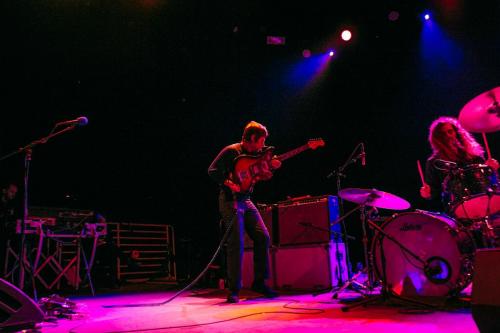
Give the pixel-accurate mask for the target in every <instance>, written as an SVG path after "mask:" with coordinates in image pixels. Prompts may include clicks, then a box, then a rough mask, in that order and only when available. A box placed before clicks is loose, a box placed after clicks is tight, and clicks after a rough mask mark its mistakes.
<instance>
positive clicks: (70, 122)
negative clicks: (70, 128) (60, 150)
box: [56, 117, 89, 126]
mask: <svg viewBox="0 0 500 333" xmlns="http://www.w3.org/2000/svg"><path fill="white" fill-rule="evenodd" d="M88 123H89V120H88V119H87V117H78V118H76V119H73V120H66V121H61V122H59V123H57V124H56V126H60V125H74V126H85V125H87V124H88Z"/></svg>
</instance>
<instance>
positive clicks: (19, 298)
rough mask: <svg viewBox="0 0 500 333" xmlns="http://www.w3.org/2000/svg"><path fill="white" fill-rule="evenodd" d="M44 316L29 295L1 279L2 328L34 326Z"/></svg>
mask: <svg viewBox="0 0 500 333" xmlns="http://www.w3.org/2000/svg"><path fill="white" fill-rule="evenodd" d="M43 318H44V313H43V312H42V310H41V309H40V307H39V306H38V305H37V304H36V303H35V302H34V301H33V300H32V299H31V298H29V297H28V295H26V294H25V293H24V292H23V291H22V290H20V289H18V288H17V287H16V286H14V285H12V284H10V283H9V282H7V281H5V280H2V279H0V330H5V331H10V330H15V331H17V330H22V329H27V328H33V327H34V325H35V324H37V323H40V322H42V321H43Z"/></svg>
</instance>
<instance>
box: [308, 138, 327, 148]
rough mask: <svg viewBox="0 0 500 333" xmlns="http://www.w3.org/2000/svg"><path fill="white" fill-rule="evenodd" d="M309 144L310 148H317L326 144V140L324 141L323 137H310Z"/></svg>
mask: <svg viewBox="0 0 500 333" xmlns="http://www.w3.org/2000/svg"><path fill="white" fill-rule="evenodd" d="M307 145H308V146H309V148H311V149H316V148H318V147H324V146H325V141H323V139H321V138H316V139H310V140H309V141H308V142H307Z"/></svg>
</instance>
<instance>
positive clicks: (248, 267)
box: [241, 249, 274, 288]
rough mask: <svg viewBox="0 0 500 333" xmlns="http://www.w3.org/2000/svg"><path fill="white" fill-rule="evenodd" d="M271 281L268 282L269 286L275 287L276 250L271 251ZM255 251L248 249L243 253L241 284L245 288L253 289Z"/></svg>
mask: <svg viewBox="0 0 500 333" xmlns="http://www.w3.org/2000/svg"><path fill="white" fill-rule="evenodd" d="M269 252H270V253H269V274H270V276H269V279H268V280H267V281H266V282H267V284H268V285H269V286H274V255H273V252H274V249H270V250H269ZM253 267H254V264H253V250H251V249H246V250H245V251H244V252H243V265H242V272H241V284H242V286H243V288H251V287H252V283H253V280H254V272H253Z"/></svg>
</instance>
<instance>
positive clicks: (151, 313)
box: [41, 289, 479, 333]
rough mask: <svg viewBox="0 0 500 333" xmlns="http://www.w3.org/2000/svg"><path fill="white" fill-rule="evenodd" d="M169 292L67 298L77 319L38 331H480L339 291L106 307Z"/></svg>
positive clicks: (208, 293)
mask: <svg viewBox="0 0 500 333" xmlns="http://www.w3.org/2000/svg"><path fill="white" fill-rule="evenodd" d="M174 293H175V291H166V292H165V291H153V292H120V293H116V294H114V295H111V294H110V295H98V296H95V297H92V296H89V297H81V296H80V297H75V298H71V297H70V300H72V301H74V302H76V303H77V304H78V315H76V316H75V317H74V318H73V319H72V320H70V319H59V320H58V321H57V322H56V323H47V322H46V323H43V325H42V328H41V332H43V333H52V332H96V333H97V332H171V331H183V332H252V333H256V332H287V333H289V332H309V331H310V332H320V331H321V332H323V331H324V332H371V333H376V332H407V333H411V332H415V333H416V332H426V333H433V332H464V333H465V332H466V333H474V332H479V331H478V329H477V327H476V325H475V323H474V320H473V318H472V315H471V311H470V308H469V307H466V306H464V307H456V306H455V307H450V308H448V309H447V310H438V311H430V310H415V308H413V309H410V308H409V307H408V306H406V305H401V303H399V305H398V304H396V302H395V300H394V299H392V300H391V301H390V302H379V303H372V304H369V305H368V306H366V307H363V306H359V307H356V308H353V309H350V310H349V311H347V312H343V311H341V307H342V306H343V305H344V304H342V303H341V302H347V301H348V300H353V299H356V298H357V297H359V295H360V294H359V293H357V292H354V291H346V292H343V293H341V294H340V295H339V300H334V299H332V294H331V293H324V294H320V295H317V296H313V295H311V294H308V293H302V294H286V295H282V296H280V297H278V298H276V299H264V298H259V295H257V294H254V293H253V292H250V291H246V292H243V293H242V294H241V300H240V302H239V303H238V304H228V303H226V302H225V297H226V294H225V292H224V291H223V290H217V289H201V290H196V291H192V292H186V293H184V294H182V295H181V296H179V297H178V298H176V299H174V300H173V301H172V302H170V303H169V304H165V305H161V306H147V307H115V308H107V306H110V305H113V306H119V305H127V304H141V303H142V304H144V303H162V302H163V301H165V300H166V299H168V298H170V297H171V296H172V295H173V294H174Z"/></svg>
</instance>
